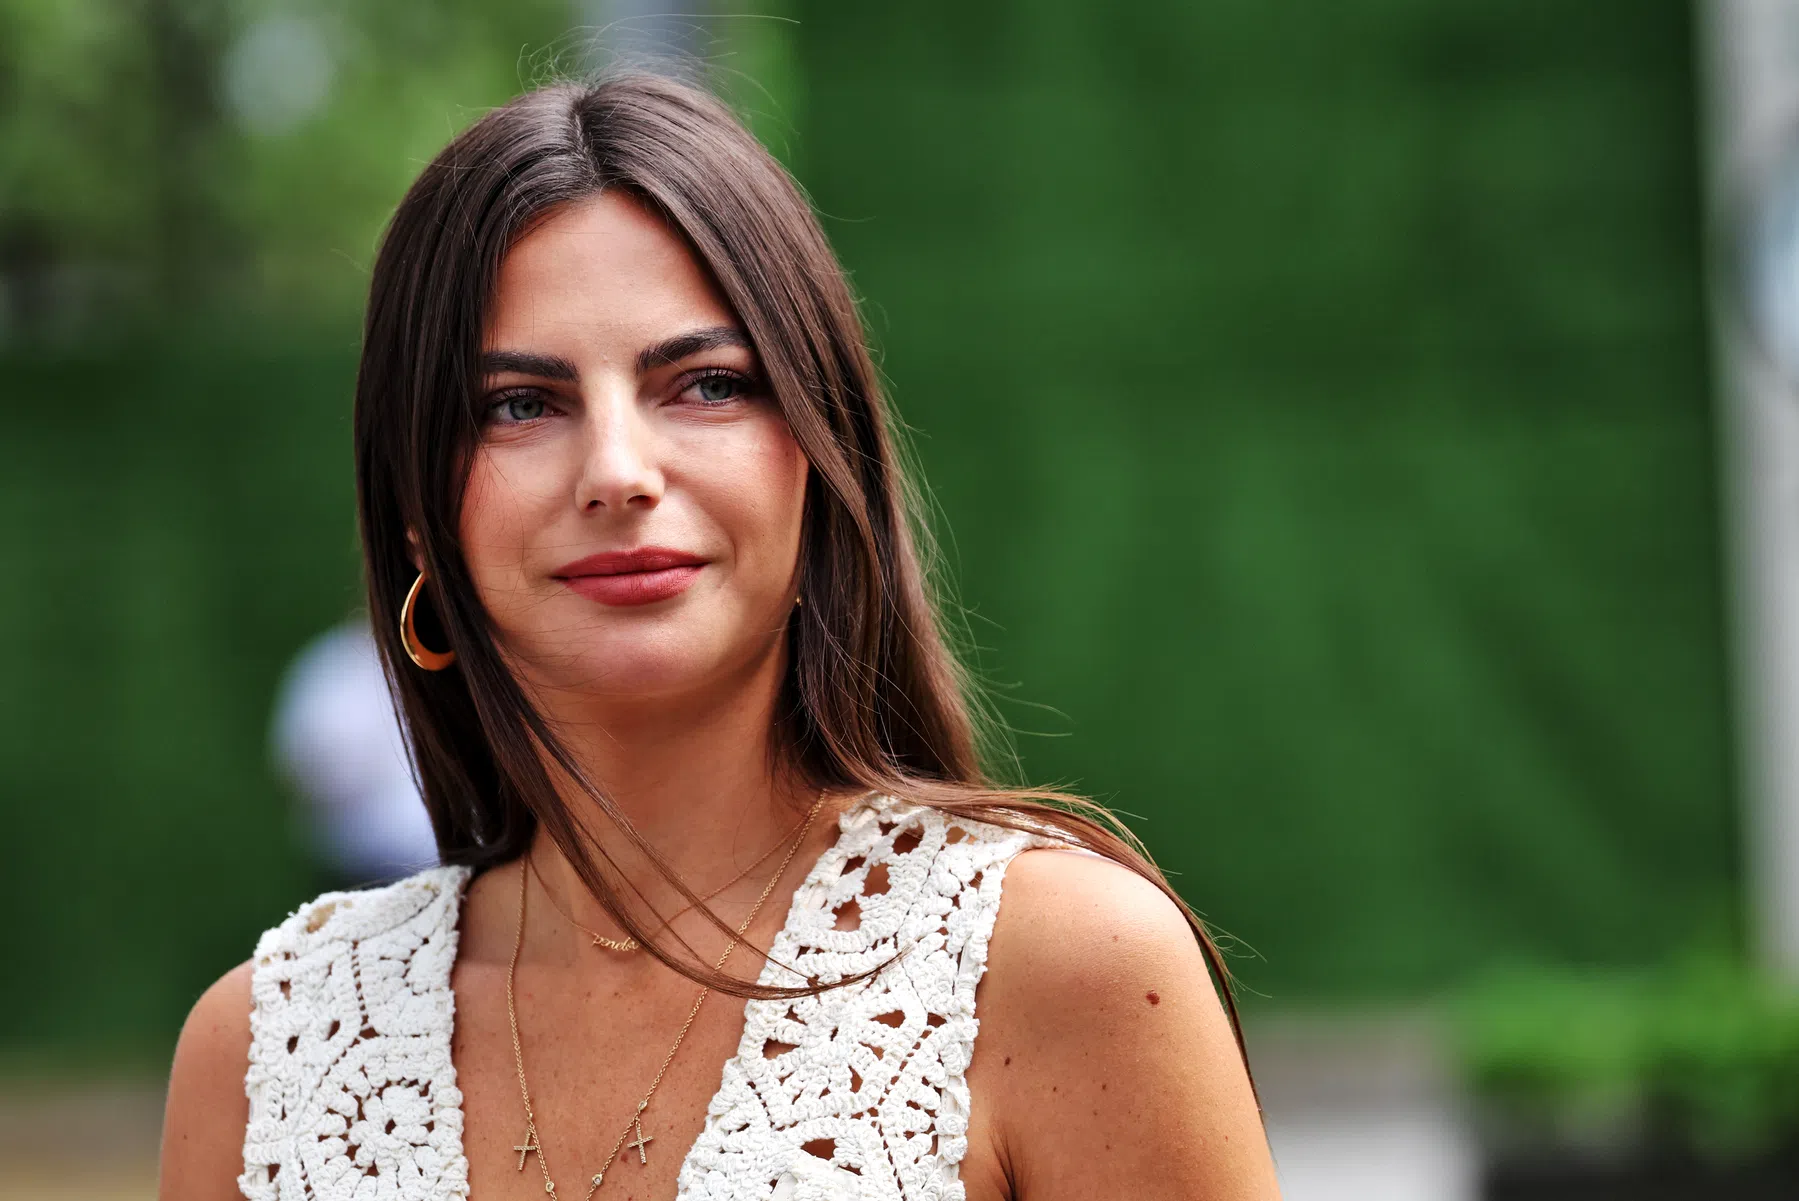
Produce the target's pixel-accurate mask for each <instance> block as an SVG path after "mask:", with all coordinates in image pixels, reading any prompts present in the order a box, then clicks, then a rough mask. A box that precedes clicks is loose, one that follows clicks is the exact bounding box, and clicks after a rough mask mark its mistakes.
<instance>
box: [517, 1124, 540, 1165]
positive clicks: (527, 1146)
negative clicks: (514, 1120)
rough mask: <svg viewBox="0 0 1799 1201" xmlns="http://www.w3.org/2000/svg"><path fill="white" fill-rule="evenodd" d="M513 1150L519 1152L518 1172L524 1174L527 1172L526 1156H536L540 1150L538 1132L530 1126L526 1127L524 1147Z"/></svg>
mask: <svg viewBox="0 0 1799 1201" xmlns="http://www.w3.org/2000/svg"><path fill="white" fill-rule="evenodd" d="M513 1150H514V1151H517V1152H518V1170H519V1171H521V1172H522V1171H524V1170H525V1156H527V1155H531V1154H534V1153H536V1152H537V1150H538V1147H537V1131H535V1130H533V1129H532V1128H531V1127H529V1126H527V1127H525V1143H524V1145H523V1146H522V1147H514V1148H513Z"/></svg>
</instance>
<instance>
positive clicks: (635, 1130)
mask: <svg viewBox="0 0 1799 1201" xmlns="http://www.w3.org/2000/svg"><path fill="white" fill-rule="evenodd" d="M824 803H825V794H824V790H823V789H820V790H819V793H818V799H817V800H815V801H813V802H812V810H811V812H809V813H807V814H806V820H805V821H804V822H802V823H801V824H800V830H799V837H798V838H796V839H794V841H793V844H792V845H791V846H789V847H788V848H787V855H786V857H785V858H783V859H782V860H781V866H780V867H778V868H776V869H775V874H774V875H772V876H770V877H769V878H768V883H767V884H765V885H763V886H762V895H761V896H759V897H757V898H756V903H755V904H754V905H753V906H751V907H750V914H749V916H748V917H746V918H744V919H743V923H742V924H741V925H739V926H738V927H737V935H736V937H735V938H733V939H731V941H730V942H728V943H726V944H725V950H724V954H722V955H720V956H719V957H718V962H717V963H714V964H713V965H712V970H713V971H715V972H722V971H723V970H724V968H725V961H726V960H728V959H729V958H730V957H731V952H732V951H734V950H736V949H737V943H738V940H739V939H741V938H742V937H743V935H744V932H745V931H747V930H748V929H749V928H750V926H751V924H752V923H754V922H755V920H756V915H757V914H758V913H761V912H762V906H763V904H764V903H765V902H766V901H767V900H768V897H769V894H770V893H772V892H774V890H775V885H776V884H779V883H780V882H781V877H782V876H785V875H786V874H787V869H788V867H789V866H790V865H791V864H792V863H793V857H794V856H795V855H796V854H798V853H799V849H800V847H802V846H804V845H805V842H806V835H807V833H809V832H810V831H811V829H812V823H813V821H814V820H815V819H816V818H817V817H818V811H819V809H820V808H821V807H822V806H823V805H824ZM775 845H777V846H779V845H780V844H779V843H777V844H775ZM763 858H764V859H766V858H767V856H764V857H763ZM529 863H530V856H529V855H524V856H521V857H520V860H519V872H518V931H517V933H515V934H514V935H513V939H512V960H511V962H509V963H508V964H507V965H506V1020H507V1022H508V1023H510V1024H511V1026H512V1059H513V1062H514V1063H515V1064H516V1065H517V1067H518V1095H519V1100H521V1101H523V1102H524V1105H525V1141H524V1142H523V1143H522V1144H520V1145H518V1146H515V1147H513V1148H512V1149H513V1150H514V1151H517V1152H518V1170H519V1171H521V1172H522V1171H524V1170H525V1157H526V1156H529V1155H535V1156H537V1167H538V1170H539V1171H541V1172H542V1173H543V1191H544V1192H546V1193H548V1194H549V1195H550V1196H551V1197H554V1196H555V1195H556V1182H555V1181H554V1180H552V1179H550V1165H549V1164H548V1162H546V1161H545V1159H544V1154H543V1140H542V1139H541V1138H539V1137H538V1134H537V1115H536V1114H535V1113H533V1112H532V1109H531V1087H530V1085H528V1084H526V1083H525V1052H524V1049H523V1048H522V1047H521V1046H520V1045H519V1039H518V1003H517V1002H516V1001H515V1000H514V994H513V979H514V977H515V976H516V975H517V973H518V954H519V950H520V948H522V947H523V946H524V945H525V883H526V880H527V879H528V878H529V877H528V876H527V874H526V873H527V872H528V871H530V870H532V869H530V867H529ZM754 866H755V865H754V864H752V865H751V867H752V869H753V868H754ZM748 874H749V873H748V872H745V873H744V875H748ZM742 878H743V876H741V875H740V876H738V877H737V879H738V880H741V879H742ZM736 882H737V881H736V880H733V881H732V882H731V883H732V884H735V883H736ZM725 887H726V888H729V887H730V884H727V885H725ZM544 895H546V896H548V895H549V892H548V890H547V889H546V890H545V893H544ZM676 916H677V917H678V916H680V915H679V914H677V915H676ZM670 920H673V919H670ZM571 924H572V923H571ZM576 928H577V929H579V928H580V927H576ZM588 933H591V931H588ZM601 945H604V944H601ZM614 949H615V950H616V949H622V948H614ZM711 993H712V990H711V989H710V988H702V989H700V995H699V996H697V997H695V998H694V999H693V1006H692V1008H690V1009H688V1011H687V1020H686V1021H684V1022H682V1023H681V1029H680V1031H679V1033H677V1034H676V1035H675V1042H674V1045H673V1046H671V1047H670V1048H669V1049H668V1054H666V1055H664V1056H663V1057H662V1066H660V1067H658V1068H657V1069H656V1075H655V1078H654V1079H652V1080H651V1081H650V1087H649V1090H648V1091H647V1092H645V1093H644V1094H643V1100H641V1101H639V1102H638V1103H637V1108H636V1110H634V1111H633V1112H632V1114H631V1118H630V1120H629V1121H627V1122H626V1123H625V1128H624V1129H623V1130H621V1131H619V1135H618V1138H617V1139H616V1140H615V1141H614V1142H613V1144H612V1150H611V1151H609V1152H608V1153H607V1155H606V1162H605V1163H603V1164H601V1165H600V1170H599V1171H597V1172H595V1173H594V1174H593V1177H592V1179H591V1180H590V1181H589V1183H588V1185H587V1197H588V1198H589V1201H591V1198H592V1197H593V1195H594V1193H595V1192H597V1191H598V1190H599V1187H600V1185H601V1184H603V1183H605V1180H606V1173H607V1172H609V1171H611V1170H612V1162H613V1160H615V1159H617V1158H618V1153H619V1152H620V1151H621V1150H623V1149H624V1148H625V1147H630V1148H632V1149H633V1150H635V1151H636V1152H637V1162H638V1163H639V1164H645V1165H647V1164H648V1163H649V1162H650V1157H649V1154H648V1152H647V1151H646V1148H647V1147H648V1146H649V1144H650V1143H652V1142H654V1141H655V1138H654V1136H653V1135H651V1136H646V1135H645V1134H644V1132H643V1114H644V1111H645V1110H646V1109H648V1108H649V1107H650V1098H652V1097H654V1096H655V1095H656V1090H657V1089H658V1088H660V1087H662V1077H663V1076H664V1075H666V1074H667V1073H668V1065H669V1064H671V1063H673V1062H674V1059H675V1052H677V1051H679V1050H680V1049H681V1044H682V1043H683V1042H684V1041H686V1038H687V1032H688V1031H689V1030H690V1029H692V1028H693V1021H694V1019H695V1018H697V1017H698V1016H699V1015H700V1006H701V1005H704V1004H705V1003H706V998H707V997H708V996H710V995H711ZM633 1134H635V1135H636V1136H637V1137H636V1138H635V1139H632V1140H631V1141H629V1142H627V1141H626V1140H627V1139H629V1138H630V1136H631V1135H633Z"/></svg>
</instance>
